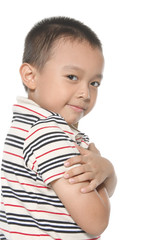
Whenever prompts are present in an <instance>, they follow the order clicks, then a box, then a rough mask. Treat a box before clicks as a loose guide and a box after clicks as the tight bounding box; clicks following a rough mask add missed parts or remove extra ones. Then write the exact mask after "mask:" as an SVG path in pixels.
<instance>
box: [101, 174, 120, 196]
mask: <svg viewBox="0 0 159 240" xmlns="http://www.w3.org/2000/svg"><path fill="white" fill-rule="evenodd" d="M103 185H104V187H105V188H106V190H107V193H108V196H109V197H111V196H112V195H113V193H114V191H115V188H116V185H117V177H116V174H115V171H113V172H112V174H111V175H110V177H108V178H106V180H105V181H104V182H103Z"/></svg>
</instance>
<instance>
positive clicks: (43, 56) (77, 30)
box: [23, 17, 102, 70]
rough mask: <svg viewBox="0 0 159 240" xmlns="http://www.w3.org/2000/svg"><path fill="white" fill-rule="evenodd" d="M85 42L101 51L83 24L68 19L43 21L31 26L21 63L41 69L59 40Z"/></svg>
mask: <svg viewBox="0 0 159 240" xmlns="http://www.w3.org/2000/svg"><path fill="white" fill-rule="evenodd" d="M67 37H68V38H70V39H71V40H79V41H86V42H88V43H89V44H90V46H92V47H98V48H99V49H101V50H102V44H101V41H100V40H99V38H98V37H97V35H96V34H95V33H94V32H93V31H92V30H91V29H90V28H89V27H88V26H86V25H85V24H83V23H82V22H80V21H78V20H75V19H73V18H69V17H51V18H46V19H43V20H42V21H40V22H38V23H37V24H35V25H34V26H33V28H32V29H31V30H30V31H29V33H28V34H27V36H26V39H25V46H24V53H23V63H24V62H25V63H29V64H31V65H33V66H35V67H36V68H37V69H38V70H40V69H42V68H43V66H44V65H45V63H46V62H47V61H48V59H49V57H50V54H51V53H50V52H51V51H50V49H52V47H53V46H54V44H55V43H56V42H57V40H60V39H61V38H67Z"/></svg>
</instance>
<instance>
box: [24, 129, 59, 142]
mask: <svg viewBox="0 0 159 240" xmlns="http://www.w3.org/2000/svg"><path fill="white" fill-rule="evenodd" d="M44 128H59V127H58V126H48V127H42V128H39V129H37V130H36V131H35V132H33V133H32V134H30V135H29V136H28V137H27V138H26V140H27V139H28V138H30V137H31V136H32V135H33V134H34V133H36V132H38V131H39V130H42V129H44Z"/></svg>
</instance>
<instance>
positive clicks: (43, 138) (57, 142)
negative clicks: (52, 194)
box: [23, 121, 79, 185]
mask: <svg viewBox="0 0 159 240" xmlns="http://www.w3.org/2000/svg"><path fill="white" fill-rule="evenodd" d="M23 154H24V162H25V166H26V167H27V168H29V169H31V170H33V171H34V172H35V173H36V174H39V175H40V177H41V178H42V179H43V181H44V183H45V184H46V185H48V184H49V183H50V182H52V181H54V180H56V179H58V178H60V177H62V176H63V174H64V173H65V171H66V170H68V168H67V169H66V168H65V166H64V162H65V161H66V160H67V159H69V158H71V157H74V156H76V155H79V152H78V150H77V148H76V147H75V142H74V141H73V140H72V139H71V137H70V136H69V135H68V134H67V131H66V132H65V131H64V130H62V129H61V127H60V126H59V124H57V123H56V122H55V121H51V122H47V121H46V122H45V121H42V122H39V123H36V124H35V125H34V126H33V127H32V128H31V129H30V131H29V133H28V135H27V138H26V139H25V143H24V149H23Z"/></svg>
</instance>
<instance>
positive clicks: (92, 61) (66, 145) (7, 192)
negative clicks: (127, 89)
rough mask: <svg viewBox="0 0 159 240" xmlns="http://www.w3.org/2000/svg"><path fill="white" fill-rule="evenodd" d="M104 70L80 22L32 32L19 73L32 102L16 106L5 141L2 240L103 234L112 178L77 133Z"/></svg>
mask: <svg viewBox="0 0 159 240" xmlns="http://www.w3.org/2000/svg"><path fill="white" fill-rule="evenodd" d="M103 65H104V58H103V54H102V47H101V43H100V41H99V39H98V38H97V36H96V35H95V33H94V32H92V30H90V29H89V28H88V27H87V26H85V25H83V24H82V23H80V22H78V21H76V20H73V19H69V18H64V17H57V18H50V19H45V20H43V21H41V22H40V23H38V24H36V25H35V26H34V27H33V29H32V30H31V31H30V32H29V33H28V35H27V37H26V41H25V49H24V55H23V64H22V66H21V68H20V74H21V78H22V80H23V83H24V86H25V88H26V90H27V92H28V98H18V103H17V104H15V105H14V106H13V121H12V125H11V128H10V130H9V133H8V135H7V138H6V141H5V148H4V155H3V161H2V204H1V205H2V210H1V225H0V229H1V234H0V239H3V240H4V239H7V240H9V239H15V240H18V239H20V240H21V239H23V240H25V239H26V240H29V239H31V240H36V239H39V237H40V239H42V240H45V239H46V240H51V239H56V240H60V239H62V240H65V239H66V240H67V239H70V240H71V239H72V240H75V239H80V240H84V239H100V234H101V233H102V232H103V231H104V230H105V229H106V227H107V225H108V221H109V213H110V206H109V196H110V195H112V193H113V191H114V189H115V185H116V177H115V172H114V169H113V166H112V164H111V163H110V162H109V161H108V160H106V159H104V158H102V157H101V156H100V154H99V152H98V150H97V149H96V148H95V146H94V145H93V144H91V145H89V140H88V137H87V136H86V135H85V134H82V133H81V132H79V131H78V130H77V125H78V122H79V120H80V119H81V118H82V117H84V116H85V115H86V114H88V113H89V112H90V111H91V110H92V108H93V107H94V105H95V101H96V97H97V91H98V90H97V89H98V87H99V85H100V83H101V80H102V71H103ZM72 165H73V168H72V169H71V168H70V170H69V168H67V167H68V166H72ZM71 183H72V184H71ZM73 183H75V184H73Z"/></svg>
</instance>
